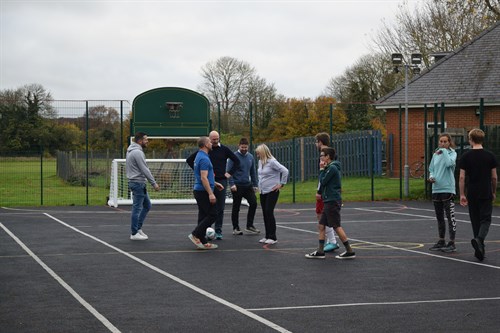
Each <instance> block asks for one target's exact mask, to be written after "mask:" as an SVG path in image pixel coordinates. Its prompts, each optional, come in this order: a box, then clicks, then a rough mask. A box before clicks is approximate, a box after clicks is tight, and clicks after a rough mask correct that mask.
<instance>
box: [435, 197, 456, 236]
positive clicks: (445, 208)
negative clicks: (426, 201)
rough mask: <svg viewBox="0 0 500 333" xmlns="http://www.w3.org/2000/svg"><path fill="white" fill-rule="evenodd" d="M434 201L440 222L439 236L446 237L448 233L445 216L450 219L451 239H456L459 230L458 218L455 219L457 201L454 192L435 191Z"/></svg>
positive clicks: (449, 230)
mask: <svg viewBox="0 0 500 333" xmlns="http://www.w3.org/2000/svg"><path fill="white" fill-rule="evenodd" d="M432 200H433V202H434V211H435V212H436V219H437V222H438V233H439V238H441V239H444V238H445V235H446V223H445V221H444V216H445V214H446V219H447V220H448V232H449V234H450V240H451V241H454V240H455V235H456V232H457V220H456V219H455V201H454V195H453V193H434V194H432Z"/></svg>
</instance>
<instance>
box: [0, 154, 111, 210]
mask: <svg viewBox="0 0 500 333" xmlns="http://www.w3.org/2000/svg"><path fill="white" fill-rule="evenodd" d="M42 175H43V177H42ZM105 183H106V182H105V181H103V177H102V176H101V177H92V178H91V179H90V184H98V185H100V186H89V193H88V197H89V205H104V204H105V203H106V196H108V195H109V189H107V188H106V186H105V185H104V184H105ZM42 188H43V191H42ZM42 203H43V205H44V206H69V205H85V204H86V203H87V189H86V187H85V186H82V184H81V183H80V184H79V185H71V184H69V183H66V182H64V181H63V180H62V179H60V178H58V177H57V176H56V161H55V159H44V160H43V165H42V168H41V167H40V159H37V158H33V159H30V158H22V159H19V158H16V159H10V160H9V159H5V158H4V159H3V160H2V161H1V162H0V206H7V207H14V206H40V205H42Z"/></svg>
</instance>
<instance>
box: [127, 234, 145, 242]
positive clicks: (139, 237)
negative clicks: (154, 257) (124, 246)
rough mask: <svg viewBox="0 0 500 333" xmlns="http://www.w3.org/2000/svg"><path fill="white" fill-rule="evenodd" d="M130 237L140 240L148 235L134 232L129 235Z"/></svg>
mask: <svg viewBox="0 0 500 333" xmlns="http://www.w3.org/2000/svg"><path fill="white" fill-rule="evenodd" d="M130 239H131V240H139V241H142V240H146V239H148V236H145V237H144V236H143V235H141V234H140V233H136V234H135V235H130Z"/></svg>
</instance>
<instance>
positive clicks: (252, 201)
mask: <svg viewBox="0 0 500 333" xmlns="http://www.w3.org/2000/svg"><path fill="white" fill-rule="evenodd" d="M231 193H232V194H233V210H232V211H231V221H232V222H233V229H235V228H239V221H238V219H239V214H240V207H241V200H242V199H243V198H245V199H247V201H248V204H249V207H248V214H247V228H248V227H253V220H254V218H255V211H256V210H257V197H256V196H255V191H254V189H253V186H252V185H251V184H250V185H246V186H244V185H236V192H231Z"/></svg>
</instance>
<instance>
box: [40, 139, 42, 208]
mask: <svg viewBox="0 0 500 333" xmlns="http://www.w3.org/2000/svg"><path fill="white" fill-rule="evenodd" d="M40 206H43V146H42V145H41V146H40Z"/></svg>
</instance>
